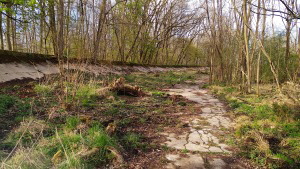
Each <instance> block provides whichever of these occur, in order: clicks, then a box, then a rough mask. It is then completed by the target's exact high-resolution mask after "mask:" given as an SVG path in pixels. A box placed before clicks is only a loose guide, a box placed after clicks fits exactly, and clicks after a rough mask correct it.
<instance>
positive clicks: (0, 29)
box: [0, 13, 4, 50]
mask: <svg viewBox="0 0 300 169" xmlns="http://www.w3.org/2000/svg"><path fill="white" fill-rule="evenodd" d="M0 41H1V49H2V50H3V49H4V39H3V27H2V13H0Z"/></svg>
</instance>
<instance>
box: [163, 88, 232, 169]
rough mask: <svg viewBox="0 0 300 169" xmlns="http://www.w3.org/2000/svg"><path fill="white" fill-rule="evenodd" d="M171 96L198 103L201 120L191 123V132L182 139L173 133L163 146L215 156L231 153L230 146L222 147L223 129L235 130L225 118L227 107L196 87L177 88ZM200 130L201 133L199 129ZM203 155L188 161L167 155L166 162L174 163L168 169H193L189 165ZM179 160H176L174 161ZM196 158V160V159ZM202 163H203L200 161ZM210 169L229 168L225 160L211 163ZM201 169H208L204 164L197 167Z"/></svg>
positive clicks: (182, 135)
mask: <svg viewBox="0 0 300 169" xmlns="http://www.w3.org/2000/svg"><path fill="white" fill-rule="evenodd" d="M168 91H169V94H173V95H182V96H183V97H186V98H187V99H189V100H191V101H194V102H196V103H197V104H198V105H199V107H201V111H202V112H201V113H199V116H198V118H196V119H191V120H190V121H188V122H187V123H189V132H186V133H183V134H181V135H176V134H174V133H171V134H168V136H167V139H168V141H166V142H165V143H164V144H165V145H166V146H168V147H171V148H175V149H177V150H189V151H191V152H200V153H201V152H212V153H231V151H229V150H228V148H229V146H228V145H226V144H224V143H221V141H220V138H219V136H221V135H224V128H225V129H229V128H230V127H231V126H232V121H231V120H230V118H228V117H226V115H225V113H226V110H225V107H224V104H223V103H221V102H220V101H219V100H218V99H217V98H215V97H214V96H213V95H211V94H209V92H208V90H206V89H199V88H198V86H197V85H190V86H188V85H185V86H180V85H178V86H177V88H176V89H168ZM199 128H200V129H199ZM199 156H200V155H196V156H195V157H194V156H191V155H189V157H188V158H186V159H185V161H186V162H183V159H182V158H179V157H180V156H179V155H178V156H177V155H169V156H168V155H167V156H166V157H167V159H171V157H173V158H172V160H170V161H171V162H170V163H169V164H168V165H167V168H189V167H191V165H189V164H188V162H187V161H189V162H193V161H196V158H198V159H199ZM175 157H176V158H175ZM193 158H194V159H193ZM200 161H201V160H200ZM209 163H210V164H209V165H210V167H211V168H216V169H218V168H224V167H225V166H226V165H227V164H226V163H225V162H224V161H223V160H222V159H217V158H216V159H212V160H211V161H210V162H209ZM195 164H197V165H198V167H196V166H195V165H192V166H194V167H195V168H201V167H202V168H205V165H204V163H202V161H201V162H199V163H195Z"/></svg>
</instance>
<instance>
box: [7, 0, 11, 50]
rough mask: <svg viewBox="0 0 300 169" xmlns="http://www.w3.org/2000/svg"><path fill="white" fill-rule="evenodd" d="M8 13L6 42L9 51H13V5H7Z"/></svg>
mask: <svg viewBox="0 0 300 169" xmlns="http://www.w3.org/2000/svg"><path fill="white" fill-rule="evenodd" d="M7 8H8V12H7V16H6V40H7V47H8V50H12V44H11V11H10V10H11V4H7Z"/></svg>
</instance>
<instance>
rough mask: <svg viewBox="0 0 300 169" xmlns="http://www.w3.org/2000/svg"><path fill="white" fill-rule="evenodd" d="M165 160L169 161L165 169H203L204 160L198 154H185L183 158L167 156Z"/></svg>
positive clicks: (172, 155)
mask: <svg viewBox="0 0 300 169" xmlns="http://www.w3.org/2000/svg"><path fill="white" fill-rule="evenodd" d="M166 158H167V159H168V160H169V161H171V162H172V163H169V164H168V165H167V166H166V168H167V169H178V168H182V169H205V167H204V164H205V163H204V160H203V158H202V157H201V156H200V155H198V154H189V153H188V154H186V155H185V157H180V156H179V155H174V154H167V155H166Z"/></svg>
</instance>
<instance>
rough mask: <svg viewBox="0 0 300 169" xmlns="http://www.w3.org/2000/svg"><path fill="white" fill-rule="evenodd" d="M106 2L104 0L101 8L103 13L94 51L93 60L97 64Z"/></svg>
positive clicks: (101, 13) (100, 17)
mask: <svg viewBox="0 0 300 169" xmlns="http://www.w3.org/2000/svg"><path fill="white" fill-rule="evenodd" d="M106 2H107V1H106V0H102V3H101V7H100V9H101V11H100V16H99V22H98V30H97V36H96V42H95V46H94V51H93V58H94V59H93V60H94V62H95V63H96V60H97V56H98V53H99V46H100V39H101V38H102V30H103V24H104V23H105V16H106Z"/></svg>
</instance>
